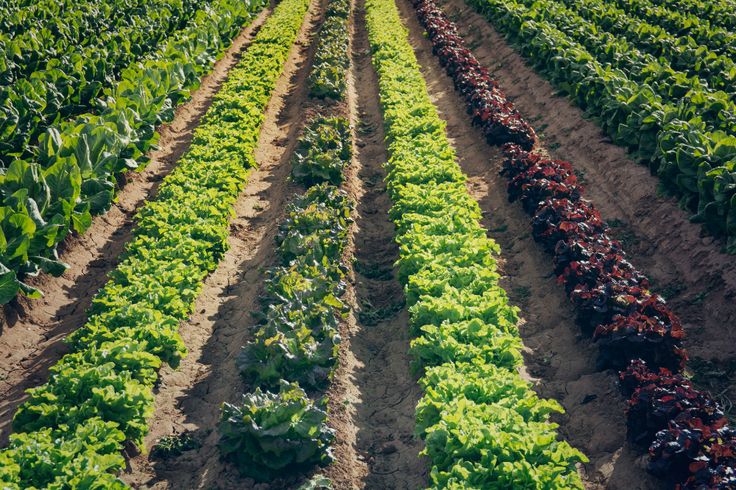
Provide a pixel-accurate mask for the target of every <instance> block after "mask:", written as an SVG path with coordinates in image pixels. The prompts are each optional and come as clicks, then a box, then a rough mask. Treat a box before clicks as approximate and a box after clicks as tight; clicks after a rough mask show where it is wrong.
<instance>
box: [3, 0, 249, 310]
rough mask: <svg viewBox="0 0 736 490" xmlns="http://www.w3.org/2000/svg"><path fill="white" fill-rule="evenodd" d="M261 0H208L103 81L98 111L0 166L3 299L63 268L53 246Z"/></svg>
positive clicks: (129, 162)
mask: <svg viewBox="0 0 736 490" xmlns="http://www.w3.org/2000/svg"><path fill="white" fill-rule="evenodd" d="M262 6H263V2H262V0H254V1H253V2H251V1H249V0H246V1H243V0H214V1H213V3H212V6H211V9H205V10H203V11H201V12H200V13H199V14H198V15H197V17H196V19H194V20H192V22H190V24H189V27H188V28H187V29H185V30H183V31H182V32H181V33H180V34H179V35H177V36H176V37H174V38H172V39H171V40H170V41H169V42H168V43H167V44H166V45H165V46H162V48H161V50H160V51H159V52H158V54H157V55H156V56H154V57H152V58H151V59H149V60H147V61H145V62H143V63H140V64H136V65H133V66H131V67H129V68H128V69H127V70H125V71H124V72H123V74H122V77H121V80H120V81H119V83H118V84H117V85H116V86H115V87H112V88H109V89H106V90H105V95H106V97H105V99H104V102H102V104H101V107H102V110H101V111H99V112H98V113H97V114H86V115H83V116H81V117H79V118H78V119H76V120H73V121H68V122H64V123H61V124H60V125H58V126H57V127H55V128H51V129H49V130H48V131H47V132H46V133H45V134H43V135H42V136H41V138H40V141H39V147H38V149H39V154H38V156H37V158H36V159H35V160H33V161H27V160H15V161H13V162H12V163H11V164H10V165H9V166H8V167H7V168H6V169H5V172H4V174H3V175H0V199H2V205H1V206H0V304H3V303H7V302H8V301H10V300H11V299H12V298H13V297H15V295H16V294H17V293H18V292H19V291H22V292H23V293H24V294H26V295H29V296H31V297H37V296H39V295H40V294H41V293H40V292H39V291H38V290H36V289H33V288H31V287H30V286H28V285H26V284H24V283H23V282H22V281H23V279H24V278H25V277H26V276H29V275H34V274H36V273H37V272H38V271H39V270H40V269H42V270H44V271H46V272H49V273H52V274H55V275H59V274H61V273H62V272H63V271H64V269H65V267H66V266H65V265H64V264H62V263H61V262H59V261H58V257H57V253H56V247H57V245H58V244H59V243H61V241H62V240H63V239H64V238H65V237H66V236H67V235H68V234H69V233H70V232H72V231H76V232H78V233H83V232H84V231H85V230H86V229H87V228H88V227H89V226H90V224H91V220H92V215H93V214H98V213H101V212H104V211H106V210H107V209H108V208H109V206H110V205H111V203H112V200H113V197H114V191H115V183H116V179H117V177H118V176H119V175H120V174H121V173H123V172H125V171H128V170H130V169H134V168H137V167H138V166H139V164H140V163H141V162H144V161H145V158H144V154H145V152H146V151H147V150H148V149H149V148H150V147H151V146H152V145H153V144H155V142H156V141H157V138H158V134H157V133H155V131H154V130H155V128H156V126H157V125H159V124H160V123H162V122H165V121H170V120H171V119H172V118H173V115H174V108H175V107H176V105H177V104H178V103H179V102H181V101H182V100H184V99H185V98H186V97H187V96H188V95H189V93H190V91H191V90H192V89H194V88H196V87H197V86H198V84H199V80H200V77H201V76H202V74H203V73H204V72H205V71H206V70H207V69H208V68H209V66H210V63H211V62H212V61H214V59H215V57H216V56H217V55H218V54H219V53H220V52H221V51H222V50H223V49H224V48H225V46H226V45H227V42H228V40H230V39H231V38H232V37H233V36H234V35H235V34H236V33H237V32H239V31H240V29H241V28H242V26H243V24H244V23H247V22H249V21H250V20H252V19H253V18H254V12H255V11H257V10H259V9H260V8H261V7H262Z"/></svg>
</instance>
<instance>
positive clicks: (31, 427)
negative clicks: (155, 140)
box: [0, 0, 308, 489]
mask: <svg viewBox="0 0 736 490" xmlns="http://www.w3.org/2000/svg"><path fill="white" fill-rule="evenodd" d="M307 7H308V0H284V1H283V2H282V3H281V4H280V5H279V6H278V7H277V8H276V9H275V10H274V12H273V15H272V16H271V17H270V18H269V19H268V20H267V22H266V24H265V25H264V26H263V27H262V28H261V30H260V31H259V33H258V35H257V36H256V38H255V40H254V41H253V43H252V44H251V45H250V47H249V48H248V50H247V51H246V52H245V54H244V55H243V58H242V59H241V61H240V62H239V63H238V65H237V66H236V67H235V68H233V69H232V70H231V72H230V75H229V78H228V80H227V82H225V84H224V85H223V87H222V89H221V91H220V92H219V93H218V94H217V95H216V96H215V98H214V100H213V102H212V105H211V107H210V108H209V109H208V111H207V114H206V115H205V117H204V120H203V122H202V124H201V125H200V126H199V127H198V128H197V129H196V131H195V134H194V139H193V142H192V145H191V147H190V148H189V150H188V152H187V153H186V154H185V155H184V156H183V157H182V158H181V160H180V162H179V164H178V166H177V167H176V169H175V170H174V171H173V172H172V173H171V174H170V175H169V176H168V177H166V178H165V179H164V182H163V184H162V185H161V188H160V191H159V195H158V197H157V199H156V200H155V201H151V202H149V203H147V204H146V205H145V206H144V207H143V208H142V209H141V211H140V213H139V214H138V218H137V221H138V223H137V227H136V229H135V231H134V238H133V240H132V241H131V242H130V243H129V244H128V246H127V247H126V250H125V252H124V255H123V257H121V261H120V264H119V266H118V267H117V268H116V269H115V270H114V271H113V272H112V273H111V274H110V280H109V282H108V283H107V284H106V285H105V286H104V287H103V288H102V290H101V291H100V292H99V293H98V295H97V296H96V297H95V299H94V300H93V303H92V306H91V308H90V310H89V319H88V321H87V323H86V324H85V325H84V326H83V327H81V328H80V329H79V330H77V331H75V332H74V333H73V334H72V335H70V336H69V338H68V343H69V346H70V348H71V352H70V353H69V354H67V355H65V356H64V357H63V358H62V359H61V361H59V362H58V363H57V364H56V365H55V366H53V367H52V368H51V370H50V376H49V380H48V382H47V383H46V384H44V385H42V386H40V387H38V388H34V389H32V390H29V393H28V399H27V401H25V402H24V403H23V404H22V405H21V406H20V408H19V409H18V411H17V413H16V414H15V417H14V419H13V428H14V430H15V434H13V435H12V436H11V438H10V444H9V447H8V448H7V449H5V450H3V451H2V452H0V482H2V486H3V488H17V489H20V488H23V489H26V488H90V489H91V488H106V489H107V488H124V487H125V485H124V484H123V483H122V482H121V481H119V480H118V479H117V478H116V477H115V476H114V473H115V472H117V471H119V470H121V469H122V468H123V467H124V463H125V460H124V458H123V457H122V456H121V455H120V453H119V451H120V450H121V448H122V445H123V443H124V442H126V441H128V442H129V443H132V444H135V445H136V446H138V447H140V448H143V438H144V436H145V434H146V432H147V419H148V418H149V417H150V416H151V415H152V413H153V402H154V395H153V388H154V384H155V382H156V379H157V371H158V368H159V366H160V365H161V364H162V363H164V362H166V363H168V364H169V365H171V366H172V367H176V366H177V365H178V363H179V360H180V359H181V357H182V356H183V355H184V354H185V352H186V348H185V346H184V344H183V342H182V340H181V338H180V336H179V334H178V332H177V330H178V325H179V322H181V321H183V320H185V319H186V318H187V317H188V316H189V315H190V314H191V312H192V308H193V306H194V302H195V300H196V298H197V295H198V293H199V291H200V290H201V287H202V281H203V280H204V278H205V277H206V276H207V274H208V273H209V272H211V271H212V270H214V269H215V267H216V266H217V263H218V262H219V260H220V259H221V258H222V256H223V254H224V252H225V250H226V249H227V238H228V234H229V224H230V218H231V216H232V214H233V210H232V206H233V204H234V202H235V200H236V199H237V197H238V195H239V193H240V192H241V190H242V189H243V187H244V185H245V184H246V181H247V178H248V175H249V172H250V169H252V168H253V167H254V166H255V165H256V162H255V160H254V149H255V146H256V144H257V140H258V134H259V131H260V128H261V125H262V123H263V120H264V116H263V111H264V110H265V108H266V105H267V103H268V101H269V99H270V96H271V93H272V91H273V89H274V87H275V85H276V81H277V79H278V78H279V76H280V74H281V72H282V70H283V66H284V63H285V61H286V58H287V54H288V52H289V49H290V47H291V46H292V44H293V43H294V41H295V39H296V35H297V32H298V31H299V28H300V26H301V24H302V21H303V19H304V16H305V13H306V11H307ZM143 449H144V450H145V448H143Z"/></svg>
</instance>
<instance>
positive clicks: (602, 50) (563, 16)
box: [523, 0, 736, 134]
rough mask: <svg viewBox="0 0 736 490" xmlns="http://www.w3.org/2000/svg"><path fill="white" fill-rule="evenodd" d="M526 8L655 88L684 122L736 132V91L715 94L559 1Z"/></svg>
mask: <svg viewBox="0 0 736 490" xmlns="http://www.w3.org/2000/svg"><path fill="white" fill-rule="evenodd" d="M523 3H524V4H525V5H526V6H527V7H529V8H531V9H533V10H534V12H535V14H536V17H535V18H536V20H537V21H539V22H544V21H547V22H549V23H550V25H551V26H554V28H556V29H559V30H560V31H561V32H563V33H564V34H565V35H567V36H569V38H570V39H571V40H573V41H574V42H577V43H580V45H581V46H583V47H585V49H587V50H588V51H589V52H590V54H592V55H594V56H595V57H596V59H597V60H598V61H599V62H600V63H602V64H608V66H610V67H611V68H612V69H620V70H622V71H623V72H624V74H625V76H626V77H627V78H628V79H629V80H631V81H634V82H637V83H640V84H647V85H648V86H649V87H651V88H652V90H653V91H654V93H655V94H656V95H658V96H659V97H661V101H662V103H663V104H667V105H668V107H667V109H666V110H667V111H668V112H670V113H672V114H677V117H678V118H680V119H684V120H688V119H692V118H694V117H700V118H702V119H703V122H705V123H706V124H707V126H708V129H709V130H710V131H715V130H719V129H720V130H723V131H725V132H727V133H729V134H735V133H736V104H734V102H733V101H732V97H733V96H734V95H736V92H734V90H736V89H735V88H733V87H728V90H729V92H730V93H726V92H722V91H715V90H713V89H712V88H710V87H709V83H708V81H701V79H699V78H698V77H697V76H691V75H689V74H688V73H686V72H681V71H676V70H674V69H673V68H672V67H671V66H670V63H669V62H668V61H667V60H666V59H665V58H659V59H658V58H657V57H655V56H654V55H652V54H649V53H646V52H642V51H640V50H639V49H637V48H636V47H635V46H633V45H632V44H631V43H629V42H627V41H626V40H625V39H622V38H621V37H619V36H614V35H613V34H611V33H610V32H606V31H604V30H601V29H600V28H599V27H598V26H597V25H596V24H595V23H593V22H590V21H588V20H586V19H584V18H582V17H581V16H580V15H579V14H578V13H577V12H576V11H575V10H574V9H571V8H567V7H565V5H564V4H561V3H560V2H559V1H557V0H540V1H537V2H535V1H533V0H524V2H523Z"/></svg>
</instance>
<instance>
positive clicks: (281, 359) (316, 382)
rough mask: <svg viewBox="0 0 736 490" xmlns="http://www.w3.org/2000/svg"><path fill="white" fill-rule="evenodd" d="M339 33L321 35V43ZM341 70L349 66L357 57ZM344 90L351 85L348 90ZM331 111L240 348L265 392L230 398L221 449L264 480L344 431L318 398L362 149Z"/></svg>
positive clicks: (309, 147)
mask: <svg viewBox="0 0 736 490" xmlns="http://www.w3.org/2000/svg"><path fill="white" fill-rule="evenodd" d="M349 6H350V4H349V2H347V1H346V0H334V1H332V2H331V3H330V4H329V5H328V7H327V15H326V19H325V24H324V25H332V24H334V23H333V22H332V21H333V20H334V19H335V18H339V19H340V22H341V23H343V29H344V30H346V31H347V18H348V15H349ZM321 32H324V27H323V30H322V31H321ZM332 41H333V39H331V38H330V37H329V36H320V41H319V44H318V46H317V52H318V53H319V52H320V50H322V49H323V47H324V46H325V45H326V44H327V45H331V43H332ZM343 49H344V50H347V45H345V46H343ZM346 56H347V54H346ZM347 60H348V63H349V57H348V58H347ZM319 69H320V68H319V65H316V66H315V67H314V68H313V70H319ZM338 69H341V70H342V71H343V72H345V71H346V70H347V66H344V67H342V68H341V67H338ZM312 73H314V71H313V72H312ZM344 76H345V74H344V73H343V74H342V75H341V77H343V78H344ZM344 90H345V86H344V85H343V86H342V88H341V89H340V91H339V93H337V95H339V96H340V97H339V98H344ZM312 96H313V97H316V98H320V97H319V96H318V95H317V94H312ZM335 98H338V97H335ZM326 112H327V111H326V110H325V108H324V107H321V108H318V110H317V115H316V117H314V118H313V119H312V120H311V121H309V122H308V123H307V125H306V127H305V128H304V131H303V134H302V135H301V137H300V138H299V141H298V143H297V148H296V150H295V152H294V156H293V158H292V164H293V169H292V170H293V172H292V175H293V177H294V179H295V180H297V181H298V182H300V183H302V184H303V185H306V186H311V187H310V188H309V189H308V190H307V192H306V193H304V194H302V195H300V196H298V197H296V198H295V199H294V201H293V202H292V203H291V204H289V206H288V207H287V210H286V217H285V219H284V220H283V222H282V223H281V225H280V226H279V231H278V234H277V236H276V245H277V248H276V256H277V259H278V260H279V263H278V264H277V265H276V266H274V267H272V268H271V269H270V270H269V271H268V279H267V281H266V293H265V295H264V296H263V298H262V304H263V309H262V313H260V315H259V316H260V326H259V327H258V329H257V330H256V332H255V335H254V338H253V340H251V341H250V342H248V343H247V344H246V345H245V346H244V347H243V349H242V351H241V353H240V355H239V356H238V361H237V363H238V369H239V370H240V372H241V374H242V375H243V378H244V380H245V381H246V383H247V384H248V386H249V387H250V388H255V392H253V393H246V394H244V395H243V397H242V399H241V401H240V402H239V403H238V404H230V403H224V404H223V406H222V416H221V422H220V434H221V438H220V451H221V453H222V455H223V457H225V458H226V459H228V460H229V461H231V462H233V463H234V464H235V465H236V466H237V467H238V469H239V470H240V472H241V473H242V474H244V475H248V476H250V477H252V478H255V479H256V480H258V481H268V480H269V479H272V478H273V477H275V476H277V475H283V474H284V472H289V473H298V472H303V471H308V470H309V469H310V468H312V467H313V466H315V465H320V466H324V465H326V464H328V463H330V462H331V461H332V460H333V455H332V449H331V447H330V444H331V443H332V441H333V440H334V437H335V435H334V434H335V433H334V430H333V429H332V428H330V427H329V426H328V425H327V412H326V406H325V405H326V399H324V398H323V399H321V400H318V401H312V399H313V398H317V397H319V396H320V394H322V393H323V392H324V389H325V388H326V386H327V384H328V382H329V379H330V377H331V375H332V372H333V370H334V367H335V364H336V362H337V355H338V346H339V343H340V334H339V326H340V322H341V320H342V319H343V318H344V317H345V315H346V313H347V311H348V306H347V304H346V303H345V302H344V301H343V300H342V296H343V294H344V292H345V289H346V277H345V271H346V270H345V267H344V264H343V257H344V255H345V250H346V247H347V244H348V234H349V232H350V224H351V222H352V220H351V218H350V215H351V212H352V209H353V203H352V202H351V200H350V199H349V198H348V196H347V195H346V194H345V193H344V192H343V191H341V190H339V189H338V188H337V187H336V185H340V184H341V183H342V182H343V180H344V173H343V172H344V169H345V168H346V167H347V165H348V164H349V163H350V158H351V156H352V149H351V133H350V128H349V123H348V121H347V120H346V119H344V118H342V117H325V116H324V114H325V113H326ZM277 388H278V391H276V389H277ZM262 390H263V391H262ZM305 390H307V391H305Z"/></svg>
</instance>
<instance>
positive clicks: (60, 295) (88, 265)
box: [0, 9, 269, 445]
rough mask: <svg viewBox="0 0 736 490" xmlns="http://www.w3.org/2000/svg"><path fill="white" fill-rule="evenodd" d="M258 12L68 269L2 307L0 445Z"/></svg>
mask: <svg viewBox="0 0 736 490" xmlns="http://www.w3.org/2000/svg"><path fill="white" fill-rule="evenodd" d="M268 11H269V9H266V10H264V12H262V13H261V14H260V15H259V16H258V17H257V18H256V19H254V21H253V22H252V23H251V24H250V26H248V27H247V28H245V29H243V31H242V32H241V33H240V34H239V35H238V36H237V37H236V38H235V39H234V40H233V43H232V45H231V46H230V48H228V49H227V50H226V51H225V53H224V55H223V56H222V57H221V58H220V59H219V60H218V61H217V62H216V63H215V65H214V67H213V69H212V71H211V72H210V73H209V74H208V75H206V76H205V77H203V79H202V83H201V85H200V87H199V88H198V89H197V90H196V91H194V92H193V93H192V97H191V100H189V101H188V102H187V103H185V104H183V105H181V106H179V107H178V108H177V110H176V114H175V116H174V119H173V120H172V121H171V122H170V123H169V124H166V125H163V126H162V127H161V128H159V129H158V132H159V134H160V135H161V137H160V139H159V143H158V149H157V150H154V151H152V152H151V153H150V154H149V156H150V158H151V161H150V162H149V164H148V165H147V166H146V167H145V169H144V170H142V171H141V172H131V173H129V174H127V175H126V176H125V178H124V179H123V181H124V182H125V184H124V186H123V187H122V189H121V190H120V191H119V193H118V196H117V202H116V203H115V204H114V205H113V207H112V209H110V211H108V212H107V213H106V214H104V215H101V216H97V217H95V218H94V220H93V221H92V226H91V227H90V228H89V230H87V232H86V233H85V234H83V235H81V236H72V237H70V238H69V239H67V240H66V241H65V242H64V243H63V244H62V247H61V248H62V250H61V258H62V260H64V262H66V263H68V264H69V265H70V268H69V270H68V271H67V272H66V273H65V274H64V275H63V276H62V277H58V278H57V277H51V276H49V275H46V274H41V275H40V276H39V277H37V278H34V279H33V280H31V281H29V282H31V284H33V285H34V286H37V287H39V288H40V289H41V290H42V291H43V292H44V297H43V299H41V300H28V299H26V298H21V299H19V300H17V301H16V302H14V303H11V304H9V305H6V306H5V307H4V308H3V310H4V311H3V312H2V314H0V352H3V353H4V354H3V356H1V357H0V445H5V444H7V442H8V436H9V435H10V432H11V428H10V423H11V421H12V416H13V414H14V413H15V410H16V408H17V407H18V405H19V404H20V403H22V402H23V400H24V399H25V391H26V390H27V389H29V388H32V387H34V386H38V385H40V384H42V383H43V382H44V381H45V380H46V379H47V377H48V369H49V368H50V367H51V366H53V365H54V364H56V362H57V361H58V360H59V359H60V358H61V356H63V355H64V354H65V353H66V352H67V349H66V347H65V344H63V343H62V342H61V340H62V339H63V338H64V337H65V336H66V335H67V334H69V333H70V332H72V331H74V330H76V329H77V328H79V327H80V326H82V325H83V323H84V322H85V321H86V318H87V316H86V310H87V308H88V307H89V305H90V303H91V301H92V298H94V295H95V294H96V293H97V291H98V290H99V289H100V288H101V287H102V286H103V285H104V284H105V283H106V282H107V273H108V272H110V271H111V270H112V269H114V268H115V266H116V265H117V260H118V257H119V256H120V254H121V253H122V252H123V250H124V248H125V245H126V244H127V243H128V242H129V241H130V238H131V231H132V229H133V216H134V215H135V213H136V211H137V209H138V208H139V207H140V206H141V205H142V204H143V203H144V202H145V201H147V200H150V199H152V198H153V197H154V196H155V195H156V192H157V190H158V186H159V184H160V183H161V181H162V179H163V178H164V177H165V176H166V175H167V174H168V173H169V172H170V171H171V170H172V169H173V168H174V166H175V165H176V162H177V160H178V159H179V157H180V156H181V155H182V154H183V153H184V152H186V150H187V149H188V148H189V145H190V143H191V140H192V136H193V132H194V129H195V128H196V127H197V126H198V125H199V121H200V119H201V117H202V116H203V115H204V113H205V112H206V111H207V108H208V107H209V106H210V104H211V102H212V99H213V97H214V95H215V93H217V91H218V89H219V87H220V86H221V85H222V83H223V81H224V80H225V78H226V76H227V73H228V71H229V70H230V68H231V67H232V66H234V65H235V63H236V62H237V60H238V59H239V54H240V53H241V52H242V50H243V49H244V48H245V47H246V46H247V44H248V43H249V42H250V39H251V38H252V34H253V32H255V31H256V30H257V29H258V27H259V26H260V25H261V24H262V23H263V21H264V19H265V18H266V16H267V15H268Z"/></svg>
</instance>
